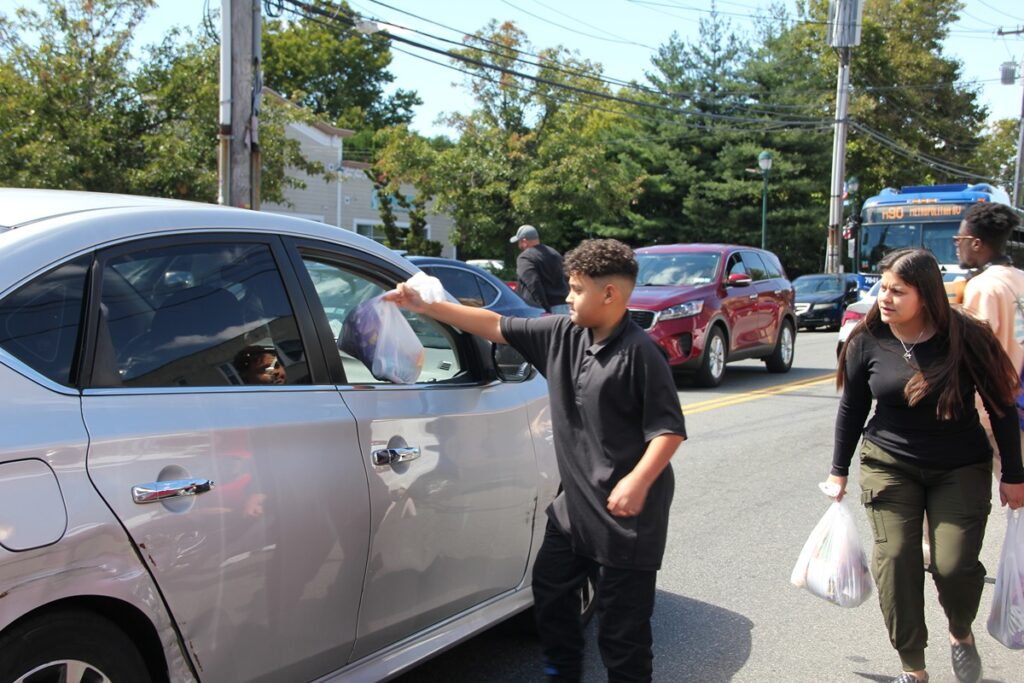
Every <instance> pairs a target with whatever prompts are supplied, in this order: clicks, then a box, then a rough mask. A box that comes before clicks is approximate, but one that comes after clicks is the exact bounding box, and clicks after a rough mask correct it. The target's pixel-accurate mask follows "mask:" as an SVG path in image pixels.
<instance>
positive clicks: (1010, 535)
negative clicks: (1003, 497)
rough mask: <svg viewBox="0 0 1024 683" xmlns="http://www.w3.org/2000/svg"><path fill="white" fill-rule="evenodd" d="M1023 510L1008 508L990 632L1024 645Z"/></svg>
mask: <svg viewBox="0 0 1024 683" xmlns="http://www.w3.org/2000/svg"><path fill="white" fill-rule="evenodd" d="M1021 517H1024V512H1022V511H1020V510H1007V515H1006V538H1005V539H1003V553H1002V555H1001V556H1000V558H999V573H998V574H996V589H995V592H994V593H993V595H992V612H991V613H990V614H989V617H988V632H989V633H991V634H992V637H993V638H995V639H996V640H998V641H999V642H1000V643H1002V644H1003V645H1005V646H1006V647H1008V648H1010V649H1013V650H1020V649H1022V648H1024V520H1022V519H1021Z"/></svg>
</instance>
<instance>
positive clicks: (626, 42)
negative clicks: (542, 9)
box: [501, 0, 655, 50]
mask: <svg viewBox="0 0 1024 683" xmlns="http://www.w3.org/2000/svg"><path fill="white" fill-rule="evenodd" d="M501 2H503V3H504V4H506V5H508V6H509V7H511V8H512V9H514V10H516V11H519V12H522V13H523V14H526V15H527V16H531V17H533V18H534V19H539V20H540V21H543V22H544V23H546V24H550V25H551V26H556V27H558V28H560V29H564V30H566V31H569V32H571V33H576V34H579V35H581V36H585V37H587V38H593V39H594V40H603V41H605V42H608V43H618V44H620V45H636V46H637V47H643V48H647V49H648V50H653V49H655V48H652V47H651V46H650V45H644V44H643V43H637V42H635V41H632V40H625V39H622V38H604V37H602V36H595V35H593V34H592V33H584V32H583V31H577V30H576V29H574V28H570V27H568V26H565V25H564V24H559V23H556V22H554V21H551V20H550V19H545V18H544V17H542V16H540V15H537V14H534V13H533V12H529V11H527V10H525V9H523V8H522V7H517V6H516V5H513V4H512V3H511V2H509V0H501Z"/></svg>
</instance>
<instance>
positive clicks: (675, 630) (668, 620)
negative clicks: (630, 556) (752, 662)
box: [654, 591, 754, 683]
mask: <svg viewBox="0 0 1024 683" xmlns="http://www.w3.org/2000/svg"><path fill="white" fill-rule="evenodd" d="M753 627H754V623H753V622H752V621H750V619H747V618H746V617H745V616H743V615H742V614H738V613H736V612H730V611H729V610H727V609H723V608H721V607H717V606H715V605H711V604H708V603H706V602H700V601H698V600H691V599H690V598H687V597H684V596H681V595H675V594H673V593H666V592H665V591H658V597H657V602H656V606H655V610H654V680H655V681H664V682H665V683H668V682H670V681H671V682H672V683H683V682H684V681H701V682H702V683H727V682H728V681H731V680H732V678H733V676H735V675H736V674H737V673H738V672H739V671H740V669H742V668H743V665H744V664H746V662H747V659H748V658H749V657H750V647H751V635H750V632H751V630H752V629H753Z"/></svg>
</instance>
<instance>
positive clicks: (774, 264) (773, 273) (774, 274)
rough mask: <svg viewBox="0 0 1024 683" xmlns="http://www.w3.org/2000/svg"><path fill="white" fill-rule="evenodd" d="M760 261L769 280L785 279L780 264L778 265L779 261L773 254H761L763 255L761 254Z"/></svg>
mask: <svg viewBox="0 0 1024 683" xmlns="http://www.w3.org/2000/svg"><path fill="white" fill-rule="evenodd" d="M761 261H762V262H763V263H764V267H765V269H766V270H767V271H768V277H770V278H780V277H785V276H784V275H783V274H782V264H781V263H779V259H778V258H776V256H775V254H772V253H763V254H761Z"/></svg>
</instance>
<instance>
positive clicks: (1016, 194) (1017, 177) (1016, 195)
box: [997, 28, 1024, 209]
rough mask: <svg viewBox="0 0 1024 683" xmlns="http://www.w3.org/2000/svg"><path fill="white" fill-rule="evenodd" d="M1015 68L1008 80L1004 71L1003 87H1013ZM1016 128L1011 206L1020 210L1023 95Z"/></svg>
mask: <svg viewBox="0 0 1024 683" xmlns="http://www.w3.org/2000/svg"><path fill="white" fill-rule="evenodd" d="M997 33H998V34H999V35H1001V36H1010V35H1020V34H1021V33H1024V28H1017V29H1013V30H1009V31H1004V30H1003V29H1001V28H1000V29H999V30H998V31H997ZM1016 67H1017V65H1016V64H1013V69H1012V70H1011V71H1010V74H1009V76H1010V78H1009V79H1007V78H1006V76H1007V74H1006V71H1005V70H1004V72H1003V78H1002V82H1003V84H1004V85H1013V84H1014V83H1015V82H1016V80H1017V76H1018V75H1020V74H1018V73H1017V70H1016ZM1020 77H1021V80H1022V81H1024V75H1020ZM1017 128H1018V133H1017V163H1016V164H1015V165H1014V170H1013V200H1012V201H1013V205H1014V206H1015V207H1016V208H1018V209H1020V208H1022V206H1021V199H1022V197H1021V187H1020V184H1021V170H1020V167H1021V166H1022V165H1024V95H1021V100H1020V122H1019V123H1018V125H1017Z"/></svg>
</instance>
